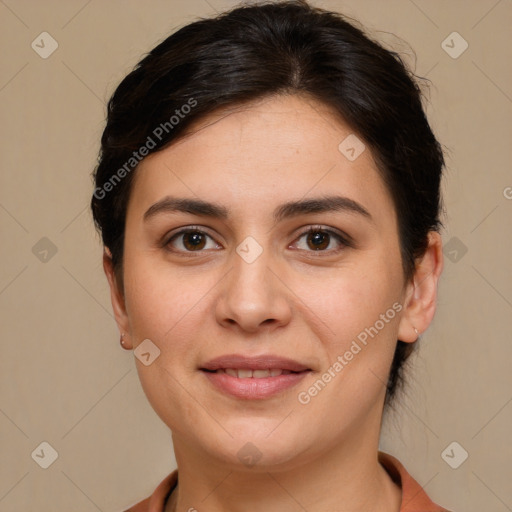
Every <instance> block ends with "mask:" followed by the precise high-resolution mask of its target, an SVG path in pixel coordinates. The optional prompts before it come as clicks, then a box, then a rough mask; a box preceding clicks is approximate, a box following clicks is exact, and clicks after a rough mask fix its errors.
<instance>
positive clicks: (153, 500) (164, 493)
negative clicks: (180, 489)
mask: <svg viewBox="0 0 512 512" xmlns="http://www.w3.org/2000/svg"><path fill="white" fill-rule="evenodd" d="M177 483H178V470H174V471H173V472H172V473H171V474H169V475H167V476H166V477H165V478H164V479H163V480H162V481H161V482H160V484H159V485H158V487H157V488H156V489H155V491H154V492H153V494H152V495H151V496H149V497H148V498H146V499H145V500H142V501H140V502H138V503H136V504H135V505H132V506H131V507H129V508H128V509H126V510H125V511H124V512H164V507H165V502H166V501H167V498H168V497H169V496H170V494H171V492H172V491H173V489H174V488H175V487H176V484H177Z"/></svg>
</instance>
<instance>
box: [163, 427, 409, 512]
mask: <svg viewBox="0 0 512 512" xmlns="http://www.w3.org/2000/svg"><path fill="white" fill-rule="evenodd" d="M366 426H367V427H368V426H369V425H368V424H366ZM377 426H378V427H380V419H379V424H378V425H377ZM373 427H375V425H373ZM371 430H372V429H369V431H371ZM379 430H380V429H379V428H378V429H375V428H374V429H373V431H374V432H375V431H377V435H376V436H373V437H370V436H369V435H368V434H369V432H368V431H366V432H365V431H362V430H359V435H354V436H351V437H350V439H349V440H345V441H344V442H343V443H339V444H337V445H335V446H329V447H328V449H326V450H325V453H320V454H317V455H316V456H315V458H312V459H311V458H310V459H308V460H307V461H305V460H302V461H301V462H297V463H296V464H294V465H292V466H290V465H287V469H285V470H276V469H275V468H257V467H256V466H255V467H253V468H251V469H250V470H248V469H247V468H243V470H241V469H240V468H237V467H234V466H232V465H226V464H223V463H220V462H219V461H218V460H214V459H211V457H209V456H208V455H205V453H204V452H202V453H197V452H195V453H194V450H190V449H188V447H187V443H185V442H183V443H182V442H180V439H179V438H175V436H173V441H174V449H175V453H176V460H177V462H178V468H179V473H178V478H179V481H178V488H177V489H176V490H175V491H174V492H173V494H172V497H171V499H170V500H169V502H168V504H167V506H166V512H185V511H189V510H192V511H193V510H197V511H201V510H206V509H207V510H208V511H209V512H226V511H229V512H244V511H246V510H251V511H252V512H292V511H293V512H296V511H297V510H300V509H302V510H307V511H308V512H324V511H325V510H339V508H340V504H342V505H343V509H344V510H350V511H353V512H363V511H364V512H370V511H375V512H377V511H378V512H399V510H400V504H401V490H400V488H399V487H398V486H397V485H396V484H395V483H394V482H393V481H392V480H391V478H390V476H389V475H388V473H387V472H386V470H385V469H384V468H383V467H382V466H381V465H380V463H379V462H378V431H379Z"/></svg>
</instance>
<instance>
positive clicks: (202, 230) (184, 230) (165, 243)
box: [161, 225, 222, 254]
mask: <svg viewBox="0 0 512 512" xmlns="http://www.w3.org/2000/svg"><path fill="white" fill-rule="evenodd" d="M188 232H199V233H201V234H203V235H206V236H208V237H209V238H210V239H211V240H213V241H214V242H215V244H217V245H222V244H220V243H219V242H217V240H216V239H215V238H214V237H213V235H211V234H210V233H209V232H208V229H207V228H205V227H203V226H197V225H190V226H183V227H181V228H177V231H171V232H170V233H166V234H165V235H164V237H163V238H162V242H161V246H162V247H163V248H165V247H167V246H168V245H169V244H170V243H171V241H172V240H173V239H174V238H176V237H179V236H181V235H184V234H185V233H188ZM170 252H173V253H181V254H194V253H201V252H205V251H204V249H203V250H200V251H180V250H170Z"/></svg>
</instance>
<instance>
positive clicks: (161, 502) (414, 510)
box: [125, 452, 449, 512]
mask: <svg viewBox="0 0 512 512" xmlns="http://www.w3.org/2000/svg"><path fill="white" fill-rule="evenodd" d="M379 462H380V463H381V464H382V466H383V467H384V469H385V470H386V471H387V472H388V474H389V476H390V477H391V479H392V480H393V481H394V482H395V483H396V484H397V485H398V486H400V487H401V488H402V505H401V506H400V512H449V511H448V510H447V509H445V508H443V507H440V506H439V505H436V504H435V503H433V502H432V501H431V499H430V498H429V497H428V496H427V494H426V493H425V491H424V490H423V488H422V487H421V486H420V484H419V483H418V482H416V480H414V478H413V477H412V476H411V475H410V474H409V473H408V472H407V470H406V469H405V468H404V467H403V466H402V464H401V463H400V461H399V460H398V459H395V457H393V456H391V455H389V454H387V453H384V452H379ZM177 482H178V470H175V471H173V472H172V473H171V474H170V475H168V476H167V477H166V478H165V479H164V480H163V481H162V482H161V483H160V485H159V486H158V487H157V488H156V490H155V492H154V493H153V494H152V495H151V496H150V497H149V498H146V499H145V500H143V501H141V502H139V503H137V504H136V505H134V506H133V507H131V508H129V509H128V510H126V511H125V512H164V508H165V502H166V500H167V498H168V497H169V496H170V494H171V492H172V491H173V489H174V487H175V486H176V483H177Z"/></svg>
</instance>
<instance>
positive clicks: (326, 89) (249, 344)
mask: <svg viewBox="0 0 512 512" xmlns="http://www.w3.org/2000/svg"><path fill="white" fill-rule="evenodd" d="M442 168H443V154H442V151H441V149H440V145H439V143H438V142H437V140H436V139H435V137H434V135H433V134H432V131H431V129H430V127H429V124H428V122H427V120H426V118H425V115H424V112H423V109H422V106H421V95H420V92H419V88H418V86H417V85H416V83H415V81H414V79H413V76H412V75H411V74H410V73H409V72H408V71H407V70H406V68H405V67H404V65H403V63H402V61H401V60H400V58H399V57H398V56H397V55H395V54H393V53H391V52H389V51H387V50H385V49H383V48H382V47H381V46H379V45H378V44H376V43H375V42H373V41H371V40H370V39H368V38H367V37H366V36H365V35H364V34H363V32H362V31H361V30H359V29H358V28H356V27H355V26H354V25H353V24H350V23H348V22H347V21H346V20H345V19H344V18H343V17H341V16H340V15H338V14H334V13H329V12H326V11H323V10H320V9H316V8H313V7H311V6H309V5H308V4H307V3H306V2H302V1H299V2H279V3H269V4H264V5H259V6H246V7H241V8H238V9H235V10H233V11H231V12H228V13H225V14H223V15H220V16H218V17H217V18H214V19H204V20H201V21H198V22H195V23H192V24H190V25H188V26H186V27H184V28H182V29H181V30H179V31H178V32H176V33H175V34H173V35H171V36H170V37H169V38H168V39H166V40H165V41H164V42H162V43H161V44H159V45H158V46H157V47H156V48H154V49H153V50H152V51H151V52H150V53H149V54H148V55H147V56H146V57H145V58H144V59H143V60H142V61H141V62H140V63H139V65H138V66H137V67H136V69H135V70H134V71H133V72H131V73H130V74H129V75H128V76H127V77H126V78H125V79H124V80H123V81H122V83H121V84H120V85H119V87H118V88H117V90H116V91H115V93H114V95H113V96H112V98H111V100H110V103H109V108H108V119H107V125H106V128H105V131H104V134H103V137H102V148H101V154H100V160H99V164H98V167H97V169H96V172H95V190H94V194H93V198H92V211H93V215H94V219H95V222H96V224H97V226H98V228H99V230H100V232H101V234H102V238H103V243H104V247H105V251H104V259H103V263H104V269H105V272H106V275H107V278H108V281H109V284H110V288H111V298H112V305H113V309H114V313H115V317H116V321H117V324H118V326H119V329H120V332H121V344H122V346H123V347H124V348H125V349H128V350H134V354H135V356H136V365H137V369H138V373H139V377H140V380H141V383H142V386H143V389H144V391H145V393H146V395H147V397H148V399H149V401H150V403H151V405H152V407H153V408H154V410H155V411H156V412H157V414H158V415H159V416H160V418H161V419H162V420H163V421H164V422H165V423H166V425H167V426H168V427H169V428H170V429H171V431H172V438H173V446H174V450H175V455H176V461H177V465H178V470H177V471H175V472H173V473H171V474H170V475H169V476H168V477H167V478H166V479H165V480H164V481H163V482H162V483H161V484H160V485H159V486H158V488H157V489H156V491H155V492H154V494H153V495H152V496H151V497H150V498H147V499H146V500H144V501H142V502H140V503H138V504H137V505H135V506H132V507H131V508H130V509H129V510H131V511H132V512H141V511H149V512H157V511H158V512H163V511H165V512H170V511H180V512H182V511H193V510H197V511H199V512H201V511H202V510H208V511H211V512H213V511H227V510H251V511H253V512H254V511H260V510H261V511H266V512H269V511H280V512H282V511H292V510H307V511H308V512H317V511H322V512H325V511H335V510H336V511H339V510H346V511H353V512H356V511H363V510H364V511H379V512H398V511H402V512H403V511H413V510H414V511H416V512H420V511H421V512H434V511H442V510H444V509H442V508H441V507H439V506H437V505H435V504H434V503H433V502H432V501H431V500H430V499H429V497H428V496H427V495H426V494H425V492H424V491H423V490H422V489H421V487H420V486H419V485H418V484H417V482H416V481H415V480H414V479H413V478H412V477H411V476H410V475H409V474H408V473H407V471H406V470H405V468H404V467H403V466H402V465H401V464H400V462H399V461H398V460H397V459H395V458H394V457H392V456H391V455H389V454H385V453H382V452H379V450H378V444H379V434H380V428H381V421H382V415H383V410H384V407H385V406H386V407H388V406H389V405H390V404H391V401H392V399H393V397H394V395H395V392H396V391H397V388H398V386H399V384H400V382H401V369H402V366H403V363H404V362H405V360H406V359H407V357H408V356H409V355H410V353H411V351H412V350H413V349H414V347H415V342H416V341H417V339H418V336H419V335H420V334H421V333H422V332H423V331H424V330H425V329H426V328H427V327H428V325H429V324H430V322H431V320H432V317H433V315H434V311H435V306H436V289H437V283H438V280H439V276H440V274H441V270H442V265H443V264H442V249H441V239H440V235H439V233H438V228H439V225H440V222H439V211H440V192H439V184H440V179H441V173H442Z"/></svg>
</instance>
